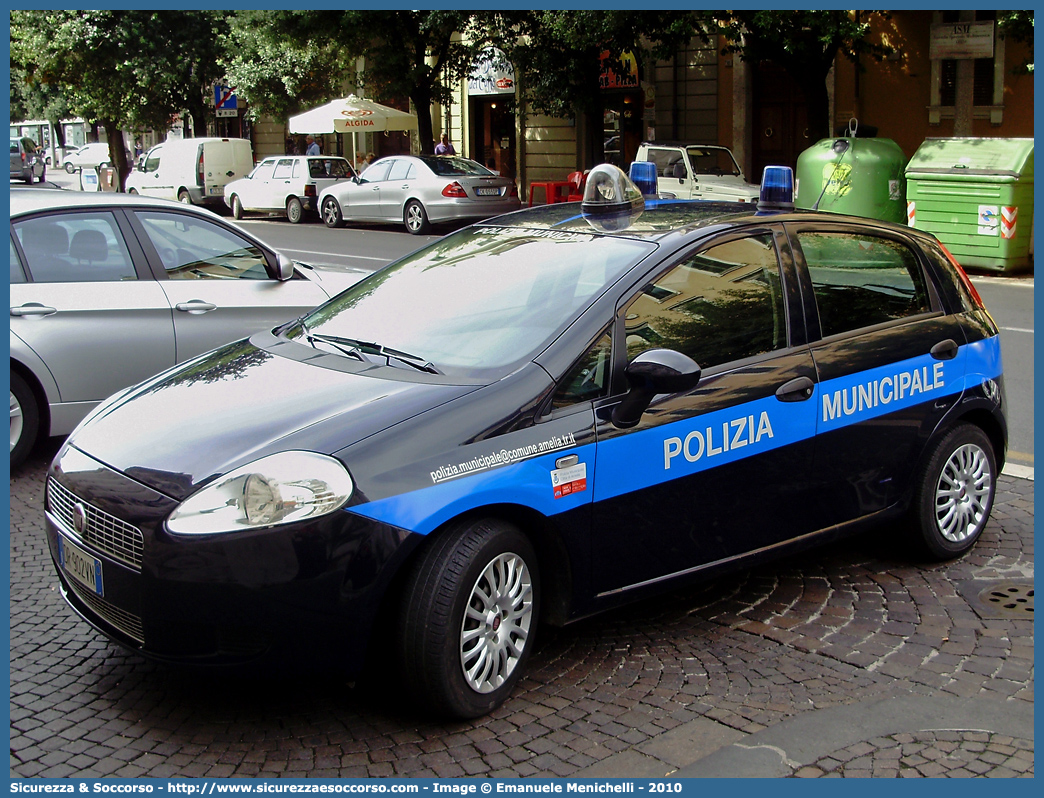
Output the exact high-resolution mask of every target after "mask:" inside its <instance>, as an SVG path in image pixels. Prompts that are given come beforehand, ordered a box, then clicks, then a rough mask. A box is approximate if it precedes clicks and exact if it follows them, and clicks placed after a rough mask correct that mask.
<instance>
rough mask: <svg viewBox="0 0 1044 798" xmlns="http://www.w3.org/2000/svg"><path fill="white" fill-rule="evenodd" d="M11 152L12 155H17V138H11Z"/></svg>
mask: <svg viewBox="0 0 1044 798" xmlns="http://www.w3.org/2000/svg"><path fill="white" fill-rule="evenodd" d="M11 154H12V155H17V154H18V140H17V139H11Z"/></svg>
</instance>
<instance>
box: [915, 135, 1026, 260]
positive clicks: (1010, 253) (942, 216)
mask: <svg viewBox="0 0 1044 798" xmlns="http://www.w3.org/2000/svg"><path fill="white" fill-rule="evenodd" d="M906 214H907V221H908V223H909V225H910V226H911V227H916V228H918V229H919V230H927V231H928V232H930V233H932V234H933V235H935V236H936V237H937V238H938V239H939V240H940V241H942V242H943V243H944V244H945V245H946V247H947V249H949V250H950V252H952V253H953V255H954V257H955V258H957V260H958V261H959V262H960V264H961V265H962V266H969V267H974V268H977V269H985V270H988V271H995V272H1014V271H1019V270H1023V269H1028V268H1029V267H1030V266H1031V259H1032V256H1033V246H1032V241H1033V139H1003V138H997V139H986V138H948V139H927V140H926V141H925V142H924V143H923V144H922V145H921V146H920V147H919V148H918V149H917V152H915V153H914V156H913V158H911V159H910V163H909V164H907V167H906Z"/></svg>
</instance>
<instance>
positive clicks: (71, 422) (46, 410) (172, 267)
mask: <svg viewBox="0 0 1044 798" xmlns="http://www.w3.org/2000/svg"><path fill="white" fill-rule="evenodd" d="M364 274H365V272H362V271H356V272H345V271H339V272H338V271H333V270H320V269H315V268H313V267H310V266H306V265H304V264H299V263H293V262H292V261H291V260H290V259H289V258H287V257H286V256H285V255H282V254H280V253H277V252H276V251H274V250H273V249H272V248H270V247H269V246H267V245H265V244H263V243H262V242H260V241H258V240H257V239H256V238H253V237H252V236H250V235H248V234H247V233H245V232H243V231H242V230H240V229H239V228H237V227H234V226H233V225H231V224H229V223H227V222H225V221H223V220H222V219H220V218H219V217H218V216H216V215H214V214H213V213H210V212H209V211H205V210H200V209H196V208H192V207H189V206H186V205H182V204H180V203H176V202H169V201H165V200H156V199H149V198H145V197H132V196H128V195H115V194H107V193H102V194H89V193H83V192H61V191H53V190H51V191H46V190H42V189H29V188H27V189H24V190H22V191H18V192H12V193H11V465H12V467H13V466H15V465H16V464H18V463H20V462H21V461H22V460H23V459H24V458H25V456H26V455H27V454H28V453H29V451H30V449H32V446H33V444H34V442H35V441H36V440H37V438H38V437H39V436H41V435H42V436H50V435H64V434H66V433H68V432H69V431H70V430H72V428H73V427H74V426H76V424H77V423H78V422H79V421H80V419H82V418H83V417H84V416H85V415H87V413H88V412H89V411H90V410H91V408H93V407H94V406H95V405H96V404H97V403H98V402H100V401H101V400H102V399H105V398H106V397H107V396H109V395H110V394H112V393H115V392H116V391H118V390H120V389H122V388H125V387H127V386H128V385H133V384H134V383H137V382H140V381H141V380H143V379H145V378H147V377H151V376H152V375H154V374H156V373H158V372H160V371H163V370H164V369H167V368H170V367H171V366H173V365H175V364H176V363H181V362H183V361H185V360H188V359H190V358H193V357H195V356H196V355H198V354H200V353H202V352H206V351H207V350H209V349H213V348H214V347H216V346H219V345H221V344H225V343H228V342H230V341H234V340H236V339H237V338H241V337H243V336H245V335H248V334H250V333H252V332H255V331H257V330H261V329H265V328H272V327H275V326H276V325H277V324H280V323H282V322H285V321H287V320H288V319H293V318H295V317H297V316H300V315H301V314H302V313H304V312H305V311H308V310H310V309H311V308H313V307H314V306H316V305H318V304H320V303H322V302H325V301H326V300H327V299H329V298H330V297H332V296H334V295H335V294H337V293H338V292H339V291H341V290H342V289H344V288H347V287H348V286H350V285H351V284H353V283H354V282H356V281H357V280H358V279H360V278H361V277H362V276H363V275H364Z"/></svg>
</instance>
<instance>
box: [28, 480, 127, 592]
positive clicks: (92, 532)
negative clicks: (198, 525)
mask: <svg viewBox="0 0 1044 798" xmlns="http://www.w3.org/2000/svg"><path fill="white" fill-rule="evenodd" d="M77 504H79V505H81V506H82V507H83V509H84V514H85V516H86V518H87V523H86V525H85V526H84V530H83V533H82V534H80V533H79V532H77V531H76V526H75V525H74V523H73V508H74V507H76V505H77ZM47 510H48V512H50V513H51V515H53V516H54V517H55V518H57V519H58V520H59V521H61V522H62V523H63V524H64V525H65V528H66V531H67V532H70V533H72V534H73V535H74V536H75V537H77V538H79V539H80V540H81V541H83V542H84V543H86V544H88V545H89V546H91V547H92V548H94V549H96V550H97V551H100V552H102V553H103V554H108V555H109V556H110V557H113V558H115V559H117V560H119V561H120V562H122V563H124V564H125V565H129V566H131V567H132V568H134V570H136V571H139V572H140V571H141V553H142V549H143V548H144V539H143V537H142V534H141V530H140V529H138V528H137V527H136V526H132V525H131V524H128V523H126V522H125V521H121V520H120V519H119V518H117V517H116V516H114V515H109V514H108V513H107V512H105V511H104V510H99V509H98V508H97V507H95V506H93V505H91V504H88V503H87V502H85V501H81V500H80V499H79V498H77V497H76V496H75V495H74V494H73V493H71V492H69V491H68V490H67V489H66V488H65V487H63V486H62V485H60V484H59V483H58V482H56V481H55V480H54V479H48V480H47ZM77 595H79V593H78V592H77Z"/></svg>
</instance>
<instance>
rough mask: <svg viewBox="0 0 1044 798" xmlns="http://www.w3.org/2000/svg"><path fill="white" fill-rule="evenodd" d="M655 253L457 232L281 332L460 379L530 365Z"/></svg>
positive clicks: (516, 234) (566, 236) (500, 230)
mask: <svg viewBox="0 0 1044 798" xmlns="http://www.w3.org/2000/svg"><path fill="white" fill-rule="evenodd" d="M655 248H656V245H655V244H652V243H650V242H646V241H634V240H627V239H619V238H612V237H604V236H598V235H589V234H584V233H566V232H558V231H548V230H539V229H538V230H530V229H524V228H508V227H495V226H491V227H473V228H467V229H465V230H460V231H458V232H456V233H454V234H452V235H449V236H446V237H445V238H443V239H440V240H439V241H437V242H435V243H434V244H432V245H431V246H429V247H426V248H424V249H422V250H419V251H417V252H415V253H414V254H412V255H409V256H407V257H406V258H404V259H403V260H401V261H399V262H398V263H394V264H392V265H390V266H388V267H386V268H384V269H382V270H380V271H378V272H375V273H374V274H373V275H371V276H370V277H368V278H366V279H365V280H362V281H361V282H359V283H357V284H356V285H355V286H353V287H352V288H349V289H348V290H347V291H345V292H344V293H342V294H340V295H338V296H337V297H335V298H334V299H332V300H331V301H330V302H328V303H326V304H325V305H322V306H320V307H319V308H317V309H316V310H314V311H313V312H312V313H311V314H309V315H308V316H306V317H305V318H304V324H305V326H302V325H300V324H298V325H297V326H296V327H294V328H291V331H290V333H289V336H288V337H290V338H304V337H305V336H307V335H308V334H319V335H323V336H329V337H336V338H343V339H350V340H352V341H365V342H372V343H374V344H378V345H380V346H382V347H384V348H386V349H393V350H397V351H400V352H408V353H410V354H411V355H413V356H414V357H415V358H418V359H421V360H423V361H427V362H429V363H431V364H432V365H434V366H435V367H436V368H437V369H438V370H439V371H440V372H442V373H444V374H448V375H458V376H466V377H469V378H485V377H492V376H494V375H493V371H501V372H502V371H504V370H505V369H507V368H508V367H510V366H512V365H514V364H517V363H520V362H522V361H523V360H527V359H531V358H532V357H534V356H535V355H536V354H538V353H539V352H540V351H542V350H543V349H544V348H545V347H546V346H547V345H548V344H549V343H550V342H551V341H552V340H553V339H554V337H555V336H556V335H558V334H559V333H560V332H561V331H562V330H564V329H565V328H566V327H567V326H568V325H569V324H570V323H571V322H572V321H573V319H574V318H576V316H577V315H579V313H580V312H581V311H582V310H583V309H584V308H586V307H587V306H588V305H589V304H590V303H591V302H592V301H593V300H594V299H595V298H596V297H597V296H599V295H600V294H601V293H603V292H604V291H605V289H606V288H607V287H608V286H609V285H611V284H612V283H613V282H615V281H616V280H617V279H618V278H619V277H620V276H621V275H622V274H624V272H626V271H627V270H628V269H629V268H630V267H631V266H633V265H634V264H635V263H637V262H638V261H640V260H642V259H643V258H644V257H646V256H647V255H648V254H649V253H650V252H652V251H653V250H654V249H655Z"/></svg>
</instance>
